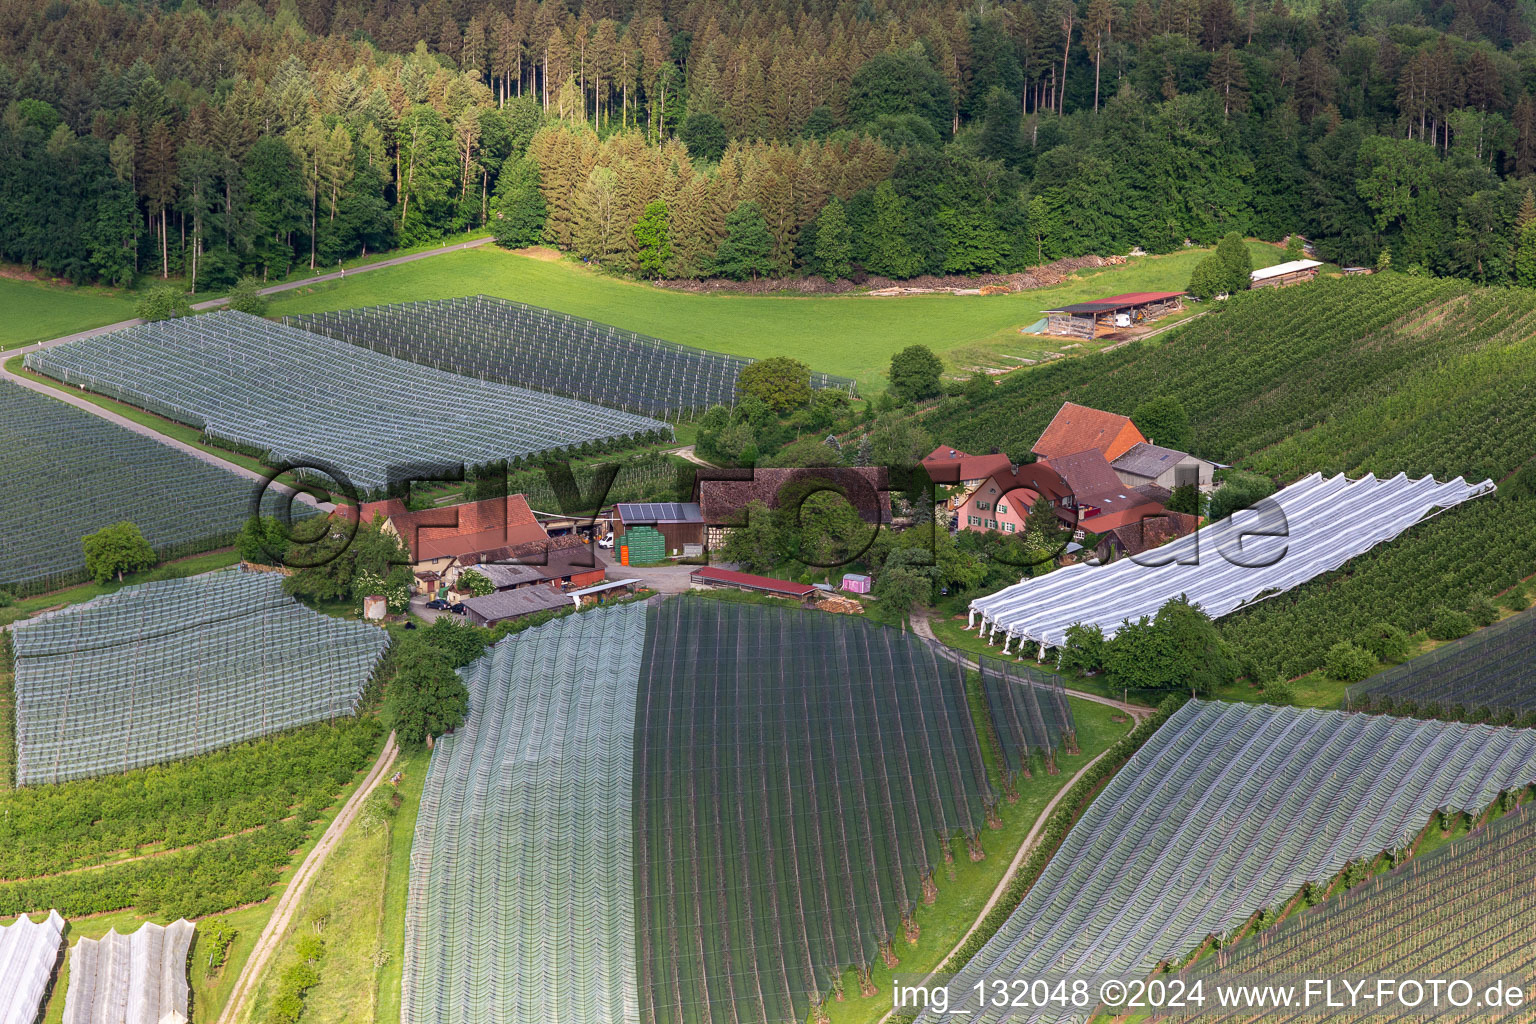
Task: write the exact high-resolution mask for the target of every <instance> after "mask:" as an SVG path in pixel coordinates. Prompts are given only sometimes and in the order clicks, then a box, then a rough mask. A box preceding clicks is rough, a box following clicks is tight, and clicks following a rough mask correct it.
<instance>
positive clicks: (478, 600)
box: [464, 587, 574, 626]
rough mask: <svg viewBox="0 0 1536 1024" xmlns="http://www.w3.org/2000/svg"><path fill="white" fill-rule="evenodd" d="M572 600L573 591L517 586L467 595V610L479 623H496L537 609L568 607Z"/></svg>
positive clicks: (470, 616) (471, 617)
mask: <svg viewBox="0 0 1536 1024" xmlns="http://www.w3.org/2000/svg"><path fill="white" fill-rule="evenodd" d="M572 604H574V602H573V601H572V600H571V595H569V594H564V593H561V592H560V591H558V590H556V589H555V588H553V587H523V588H521V589H518V590H500V591H497V592H496V593H494V594H486V595H485V596H484V597H471V598H467V599H466V600H465V601H464V614H465V616H466V617H467V618H468V619H469V621H470V622H473V623H474V624H475V625H477V626H494V625H496V624H497V623H499V622H506V621H508V620H509V619H520V618H522V617H523V616H524V615H533V614H534V613H536V612H547V611H554V610H555V609H557V608H569V607H571V606H572Z"/></svg>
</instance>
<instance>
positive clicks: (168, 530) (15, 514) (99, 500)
mask: <svg viewBox="0 0 1536 1024" xmlns="http://www.w3.org/2000/svg"><path fill="white" fill-rule="evenodd" d="M255 486H256V485H255V484H254V483H252V482H248V481H245V480H241V479H240V478H239V477H237V476H235V475H234V474H233V473H229V472H226V471H225V470H222V469H219V468H218V467H216V466H213V465H210V464H208V463H206V462H203V461H202V460H200V459H197V458H195V457H193V456H191V455H188V454H186V453H185V452H180V451H177V450H176V449H174V448H171V447H170V446H168V445H164V444H161V443H160V442H158V441H155V440H153V439H151V438H148V437H145V436H143V435H141V434H136V433H134V432H133V431H131V430H125V429H123V428H122V427H119V426H115V425H113V424H111V423H108V422H107V421H106V420H104V419H102V418H101V417H99V416H94V415H92V414H90V413H88V412H85V411H84V410H81V409H76V408H74V407H73V406H70V405H67V404H65V403H64V402H59V401H56V400H54V399H52V398H45V397H44V396H42V395H39V394H36V393H34V392H32V391H29V390H27V389H26V388H22V387H18V386H17V385H15V384H11V383H9V382H8V381H0V523H4V524H5V528H4V529H3V530H0V586H7V587H14V588H15V589H18V590H22V591H31V590H46V589H51V588H53V587H57V586H64V585H67V584H69V583H78V582H80V581H81V580H82V579H84V578H85V555H84V552H83V551H82V550H81V547H80V538H81V537H83V536H85V535H86V534H88V533H94V532H96V531H97V530H99V529H101V528H102V527H103V526H110V525H112V524H113V523H117V522H121V521H123V520H125V519H126V520H131V521H132V522H134V523H136V524H138V527H139V529H140V531H141V532H142V533H143V534H144V539H145V540H147V541H149V543H150V545H151V546H153V547H154V549H155V550H156V551H157V552H159V553H160V554H161V556H162V557H176V556H178V555H182V554H189V553H191V552H192V551H201V550H205V549H208V548H212V547H217V546H219V545H220V544H227V543H229V542H230V541H231V540H233V539H234V536H235V534H236V533H238V532H239V530H240V527H241V525H242V524H243V523H244V522H245V520H246V518H247V517H248V516H249V515H250V512H251V502H252V500H253V498H254V488H255ZM276 497H277V496H276V495H273V496H272V498H273V499H275V498H276ZM274 507H275V506H274Z"/></svg>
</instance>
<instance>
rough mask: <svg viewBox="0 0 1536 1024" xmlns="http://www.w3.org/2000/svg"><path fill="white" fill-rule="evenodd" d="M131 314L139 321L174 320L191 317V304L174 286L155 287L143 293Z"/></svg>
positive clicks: (183, 293)
mask: <svg viewBox="0 0 1536 1024" xmlns="http://www.w3.org/2000/svg"><path fill="white" fill-rule="evenodd" d="M133 313H134V315H135V316H137V317H138V318H139V319H140V320H151V321H153V320H174V319H175V318H176V317H179V316H191V315H192V302H191V300H189V299H188V298H187V296H186V293H185V292H183V291H182V290H181V289H180V288H177V287H176V286H175V285H169V284H162V285H156V286H155V287H153V288H151V289H150V290H149V291H147V292H145V293H144V297H143V298H142V299H140V300H139V303H138V305H137V306H135V307H134V309H133Z"/></svg>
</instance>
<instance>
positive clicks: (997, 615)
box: [970, 473, 1494, 649]
mask: <svg viewBox="0 0 1536 1024" xmlns="http://www.w3.org/2000/svg"><path fill="white" fill-rule="evenodd" d="M1493 490H1494V485H1493V481H1491V480H1484V481H1483V482H1482V483H1477V484H1469V483H1467V482H1466V481H1464V480H1463V479H1462V478H1461V477H1457V478H1456V479H1454V480H1450V481H1447V482H1446V483H1439V482H1437V481H1436V480H1435V479H1434V478H1432V477H1427V476H1426V477H1421V478H1419V479H1417V480H1411V479H1409V478H1408V477H1406V476H1404V475H1402V474H1398V475H1397V476H1395V477H1392V478H1391V479H1389V480H1378V479H1376V477H1375V476H1372V475H1369V474H1367V475H1366V476H1364V477H1362V478H1361V479H1359V480H1350V479H1348V478H1347V477H1345V476H1344V475H1342V474H1340V475H1338V476H1334V477H1328V478H1325V477H1323V476H1322V475H1321V474H1319V473H1313V474H1312V475H1310V476H1307V477H1305V478H1303V479H1301V480H1299V481H1297V482H1296V483H1294V484H1292V485H1291V486H1289V487H1285V488H1282V489H1281V490H1280V491H1278V492H1276V493H1275V494H1274V495H1273V497H1271V498H1269V499H1266V501H1265V502H1261V503H1260V504H1259V505H1257V506H1255V507H1254V508H1251V509H1244V510H1243V511H1240V512H1237V513H1234V514H1233V515H1231V516H1229V517H1228V518H1226V519H1223V520H1221V521H1220V522H1217V523H1213V524H1211V525H1209V526H1206V527H1204V528H1203V529H1201V530H1198V531H1196V532H1195V533H1192V534H1190V535H1188V536H1185V537H1180V538H1179V539H1178V540H1175V541H1173V542H1172V543H1169V544H1165V545H1164V546H1162V547H1160V548H1157V549H1155V550H1153V551H1149V552H1147V553H1145V554H1144V555H1141V556H1138V558H1135V559H1132V558H1122V559H1120V560H1119V561H1116V562H1114V563H1112V564H1111V565H1109V566H1090V565H1071V566H1067V567H1066V568H1064V569H1059V570H1057V571H1056V572H1053V573H1048V574H1047V575H1045V576H1038V577H1036V578H1034V579H1030V580H1025V581H1024V582H1022V583H1016V584H1014V585H1013V586H1011V587H1007V588H1005V589H1003V590H1000V591H998V592H997V593H995V594H992V595H990V596H988V597H982V598H977V599H976V600H974V601H972V602H971V607H970V617H971V621H972V623H974V622H975V619H976V616H978V615H980V616H981V620H982V624H983V632H984V633H985V634H986V635H988V636H990V635H991V634H993V633H996V632H1000V633H1003V634H1005V636H1006V642H1005V644H1004V647H1005V649H1006V647H1007V645H1008V644H1009V643H1011V642H1012V641H1013V640H1016V639H1017V640H1021V641H1032V642H1035V643H1041V644H1044V645H1046V646H1048V647H1059V646H1061V645H1062V644H1064V643H1066V639H1067V629H1068V628H1070V627H1071V626H1073V625H1087V626H1098V627H1099V628H1100V629H1102V630H1103V631H1104V635H1105V636H1106V637H1108V636H1113V635H1114V634H1115V633H1117V632H1118V631H1119V629H1120V625H1121V623H1122V622H1124V621H1125V620H1127V619H1130V620H1132V621H1135V620H1136V619H1139V618H1140V617H1142V616H1144V615H1147V616H1150V615H1154V614H1156V613H1157V610H1158V609H1159V608H1161V607H1162V606H1163V605H1164V604H1166V603H1167V602H1169V601H1171V600H1173V599H1175V598H1177V597H1179V596H1181V595H1183V596H1187V597H1188V598H1189V600H1190V601H1191V603H1193V604H1196V605H1198V606H1199V607H1200V608H1201V609H1202V610H1203V611H1204V612H1205V613H1206V614H1207V615H1209V616H1211V617H1212V618H1220V617H1221V616H1223V615H1226V614H1228V613H1229V612H1233V611H1236V610H1237V609H1238V608H1241V607H1242V606H1243V605H1245V604H1248V603H1249V602H1252V601H1255V600H1258V599H1261V598H1262V597H1266V596H1270V595H1272V594H1277V593H1283V592H1285V591H1287V590H1290V589H1292V588H1293V587H1298V586H1300V585H1301V584H1303V583H1305V582H1307V581H1308V580H1310V579H1312V578H1313V577H1314V576H1319V575H1321V574H1323V573H1325V572H1329V571H1331V570H1334V569H1337V568H1338V567H1339V566H1341V565H1343V564H1344V563H1345V562H1347V561H1349V560H1350V559H1351V558H1354V557H1355V556H1356V555H1359V554H1362V553H1364V552H1366V551H1369V550H1370V549H1371V548H1373V547H1375V546H1376V545H1377V544H1380V543H1382V542H1384V541H1388V540H1391V539H1392V538H1394V537H1396V536H1397V535H1398V534H1400V533H1402V532H1403V531H1404V530H1406V529H1408V528H1409V527H1411V526H1413V525H1414V524H1415V523H1417V522H1419V521H1421V520H1422V519H1424V518H1425V517H1426V516H1428V515H1430V514H1431V513H1434V512H1436V511H1439V510H1443V509H1447V508H1452V507H1454V506H1456V505H1459V504H1461V503H1462V502H1464V501H1468V500H1470V499H1472V498H1477V497H1480V496H1482V495H1485V494H1491V493H1493ZM1083 525H1084V527H1085V528H1087V529H1092V528H1093V520H1091V519H1088V520H1084V524H1083Z"/></svg>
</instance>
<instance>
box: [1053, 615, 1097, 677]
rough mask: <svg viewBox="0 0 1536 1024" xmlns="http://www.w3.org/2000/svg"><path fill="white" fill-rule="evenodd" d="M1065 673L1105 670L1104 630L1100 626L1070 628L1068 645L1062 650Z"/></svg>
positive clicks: (1068, 630)
mask: <svg viewBox="0 0 1536 1024" xmlns="http://www.w3.org/2000/svg"><path fill="white" fill-rule="evenodd" d="M1061 667H1062V669H1063V670H1065V671H1069V672H1070V671H1076V672H1083V673H1092V672H1098V671H1100V670H1102V669H1103V668H1104V630H1102V629H1100V628H1099V627H1098V626H1083V625H1077V626H1068V627H1067V643H1066V646H1065V647H1063V648H1062V649H1061Z"/></svg>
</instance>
